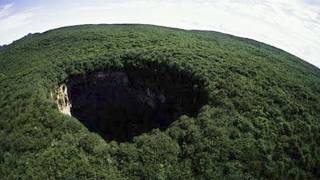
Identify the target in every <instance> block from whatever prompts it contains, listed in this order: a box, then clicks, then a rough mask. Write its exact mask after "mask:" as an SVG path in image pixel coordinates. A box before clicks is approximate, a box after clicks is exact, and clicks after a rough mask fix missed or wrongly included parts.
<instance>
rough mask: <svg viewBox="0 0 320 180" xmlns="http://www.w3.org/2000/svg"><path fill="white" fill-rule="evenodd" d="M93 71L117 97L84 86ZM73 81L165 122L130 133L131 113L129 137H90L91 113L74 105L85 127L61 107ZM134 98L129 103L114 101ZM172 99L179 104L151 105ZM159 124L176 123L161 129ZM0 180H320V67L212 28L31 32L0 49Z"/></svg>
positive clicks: (95, 27)
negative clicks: (59, 93)
mask: <svg viewBox="0 0 320 180" xmlns="http://www.w3.org/2000/svg"><path fill="white" fill-rule="evenodd" d="M99 71H102V72H103V73H102V74H101V73H100V74H99ZM89 73H93V75H94V76H97V77H99V76H103V77H105V76H108V77H112V78H111V79H113V80H114V81H115V83H114V81H113V82H112V83H109V85H105V86H104V88H110V87H112V88H115V89H117V91H112V90H110V91H99V90H98V89H99V88H94V87H97V84H98V85H99V84H100V83H101V82H105V81H98V80H96V79H94V80H92V79H89V80H88V79H85V78H87V77H89V78H90V77H91V76H90V75H88V74H89ZM94 73H98V74H96V75H95V74H94ZM72 77H75V78H76V79H85V80H83V81H82V82H83V84H85V85H86V86H87V87H89V88H88V89H89V90H93V89H96V90H95V93H98V94H99V96H103V97H102V98H108V97H109V95H110V96H111V95H112V97H115V96H121V97H125V98H122V99H121V97H120V99H118V100H115V101H110V103H116V104H117V106H115V107H120V106H121V107H122V106H126V107H128V106H129V105H130V106H134V107H135V108H136V111H137V112H139V113H140V112H141V113H142V112H144V111H145V110H146V109H147V110H148V109H150V107H151V106H152V107H156V108H157V109H161V108H162V109H164V110H161V111H160V110H159V111H158V110H157V111H156V112H158V114H157V115H154V114H152V115H150V114H148V115H143V116H141V118H142V119H143V118H144V119H146V120H148V118H153V117H157V118H158V119H157V121H159V122H160V124H161V123H162V124H161V126H159V127H158V124H157V123H154V124H151V125H148V128H149V129H148V130H147V128H146V127H145V126H147V124H146V123H148V122H149V121H147V122H143V123H142V124H137V123H136V122H134V123H133V125H132V126H134V127H132V126H130V127H128V126H127V124H126V123H128V121H130V120H132V121H139V119H138V118H136V119H134V117H136V116H135V115H132V114H133V113H135V112H133V111H132V108H131V109H127V111H126V112H128V113H129V114H130V115H131V116H132V117H133V119H132V118H130V116H126V117H125V118H127V119H128V121H125V122H123V123H124V125H123V126H122V125H119V126H121V127H124V128H127V129H126V130H128V129H129V130H130V129H133V128H138V129H136V130H134V131H132V135H130V137H131V138H132V139H130V140H126V138H128V137H129V135H128V136H122V134H120V135H119V134H117V136H118V137H119V138H121V142H120V141H117V139H116V138H113V137H111V138H110V137H102V136H103V134H106V132H109V131H112V130H114V129H115V128H116V132H113V133H119V131H120V130H119V129H120V128H119V126H117V125H114V124H113V123H109V124H105V123H103V124H102V125H104V126H107V127H108V128H110V127H111V128H110V129H109V130H108V131H106V132H102V133H99V132H98V133H96V132H95V130H93V129H94V128H92V126H98V125H97V124H99V123H100V124H99V125H101V122H102V121H100V120H96V122H97V123H96V122H95V124H89V123H88V121H87V120H88V119H90V117H91V116H96V113H92V114H90V115H89V116H84V115H83V114H81V111H82V112H86V111H85V110H84V109H80V115H79V117H80V116H81V117H84V119H85V120H81V118H78V119H80V120H81V121H79V120H78V119H77V118H75V113H74V112H75V110H73V115H74V116H68V115H65V114H63V113H61V112H60V111H59V109H58V107H57V103H56V101H55V98H54V96H55V95H54V93H55V91H54V90H55V89H56V88H57V87H59V86H60V85H61V84H67V85H68V83H69V82H71V79H72ZM119 77H120V78H119ZM128 78H129V80H128V81H129V83H131V84H130V85H128V81H127V79H128ZM119 79H120V80H121V82H120V81H119ZM171 81H172V82H171ZM74 82H75V84H76V83H79V82H80V81H78V80H76V81H74ZM90 82H94V83H92V84H90ZM95 82H97V83H95ZM118 82H120V85H119V83H118ZM141 82H143V83H142V85H140V84H141ZM117 83H118V84H117ZM121 83H122V84H121ZM115 84H117V85H116V86H115ZM72 85H73V84H72V83H71V85H70V83H69V86H68V88H69V89H70V88H78V87H80V85H81V84H80V85H79V86H72ZM184 85H186V86H185V87H183V86H184ZM81 86H82V85H81ZM138 86H139V87H138ZM99 87H100V86H99ZM149 89H151V90H150V91H149ZM191 89H192V90H191ZM195 89H196V90H195ZM68 91H69V93H71V90H68ZM76 91H77V90H74V92H76ZM145 91H147V92H145ZM117 92H119V93H118V94H117ZM120 92H121V93H120ZM128 92H130V93H128ZM195 92H196V93H195ZM183 93H184V94H183ZM197 93H200V95H198V94H197ZM106 94H107V95H108V96H107V95H106ZM146 94H147V95H146ZM150 94H151V95H150ZM163 94H164V95H163ZM168 94H169V95H168ZM181 94H183V95H182V96H180V95H181ZM195 94H196V95H195ZM135 95H137V96H139V97H140V98H135ZM89 96H90V92H89V93H87V94H86V95H83V99H86V97H89ZM105 96H106V97H105ZM156 96H157V98H149V97H156ZM75 97H77V96H74V97H73V96H70V98H75ZM177 97H178V98H177ZM191 97H193V98H191ZM130 98H132V99H134V103H133V105H132V104H130V103H127V104H129V105H123V104H122V105H121V103H122V102H125V101H126V100H127V99H130ZM148 98H149V99H148ZM175 98H177V99H175ZM179 98H180V99H179ZM188 98H190V99H188ZM141 99H144V100H143V101H142V100H141ZM170 99H171V102H172V103H171V104H174V105H170V104H169V105H166V106H165V105H163V106H160V105H159V106H158V104H161V103H163V102H165V101H166V100H167V101H170ZM71 101H73V102H76V100H72V99H71ZM79 101H80V100H79ZM83 101H84V100H81V101H80V103H79V104H80V105H79V107H80V106H81V103H82V102H83ZM128 101H129V100H128ZM147 101H148V102H147ZM95 102H99V101H95ZM130 102H131V101H130ZM150 102H151V104H152V105H146V104H147V103H149V104H150ZM88 103H89V106H86V107H90V106H91V107H93V106H94V105H95V103H92V102H91V104H90V102H88ZM155 103H156V105H153V104H155ZM137 104H139V106H140V105H141V104H143V105H141V106H143V107H136V106H137ZM193 105H194V106H193ZM104 106H107V105H104ZM73 108H75V104H74V105H73ZM166 108H167V109H168V108H171V109H175V110H174V112H172V113H171V111H170V112H169V110H166ZM114 109H117V108H114ZM114 109H111V110H110V111H109V112H114V111H113V110H114ZM152 110H153V112H154V111H155V109H152ZM191 111H192V113H189V112H191ZM116 112H117V113H116V115H118V114H122V112H121V111H119V113H118V111H116ZM195 112H196V113H195ZM170 113H171V114H170ZM174 113H176V114H174ZM116 115H114V116H112V117H115V116H116ZM106 116H108V113H107V114H106ZM139 117H140V116H139ZM161 118H164V119H166V118H167V119H168V118H171V119H172V120H170V121H166V122H165V125H163V121H162V119H161ZM111 119H113V118H111ZM119 119H121V118H119ZM159 119H160V120H159ZM86 123H87V124H86ZM115 123H116V122H115ZM102 125H101V126H102ZM138 125H139V126H138ZM140 125H141V126H140ZM89 126H90V127H91V129H90V127H89ZM150 127H152V128H151V129H150ZM99 128H100V127H99ZM117 128H119V129H117ZM139 128H140V129H139ZM142 128H143V129H142ZM100 130H101V129H100ZM102 130H103V129H102ZM118 130H119V131H118ZM101 134H102V135H101ZM114 136H115V135H114ZM0 177H1V179H20V178H22V179H48V178H66V177H68V178H71V179H72V178H74V179H78V178H80V179H81V178H83V179H85V178H94V179H127V178H129V179H193V178H194V179H201V178H203V179H219V178H226V179H238V178H241V179H255V178H266V179H268V178H271V179H279V178H284V179H286V178H289V179H293V178H298V179H305V178H306V179H317V178H320V70H319V69H317V68H316V67H314V66H312V65H310V64H308V63H306V62H304V61H302V60H301V59H299V58H297V57H295V56H293V55H290V54H288V53H286V52H284V51H282V50H279V49H277V48H274V47H271V46H269V45H266V44H263V43H259V42H256V41H253V40H249V39H244V38H239V37H234V36H231V35H226V34H222V33H217V32H208V31H186V30H180V29H172V28H166V27H158V26H151V25H81V26H73V27H65V28H59V29H55V30H51V31H48V32H45V33H41V34H34V35H28V36H26V37H24V38H22V39H20V40H18V41H16V42H14V43H12V44H10V45H8V46H6V48H4V49H2V50H1V51H0Z"/></svg>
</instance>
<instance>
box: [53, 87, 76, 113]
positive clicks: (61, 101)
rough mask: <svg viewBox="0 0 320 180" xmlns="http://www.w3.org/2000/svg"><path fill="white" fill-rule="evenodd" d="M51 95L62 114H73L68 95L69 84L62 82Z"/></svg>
mask: <svg viewBox="0 0 320 180" xmlns="http://www.w3.org/2000/svg"><path fill="white" fill-rule="evenodd" d="M51 96H52V98H53V99H54V101H55V102H56V104H57V106H58V109H59V111H60V112H61V113H62V114H65V115H68V116H71V103H70V101H69V97H68V90H67V86H66V85H65V84H61V85H60V86H58V87H56V88H55V89H54V92H53V94H51Z"/></svg>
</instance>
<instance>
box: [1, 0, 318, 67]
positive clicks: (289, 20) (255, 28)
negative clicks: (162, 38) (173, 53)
mask: <svg viewBox="0 0 320 180" xmlns="http://www.w3.org/2000/svg"><path fill="white" fill-rule="evenodd" d="M317 2H318V1H315V0H282V1H277V0H259V1H258V0H224V1H217V0H212V1H210V0H184V1H178V0H175V1H173V0H155V1H150V0H138V1H137V0H136V1H133V0H119V1H108V2H106V1H102V0H95V1H90V2H87V1H84V0H79V1H60V0H57V1H56V3H51V4H40V5H41V6H42V7H41V8H35V9H34V8H33V9H29V8H26V9H25V10H24V11H21V12H17V13H9V12H11V11H10V9H12V8H13V6H12V5H9V6H7V7H6V8H2V9H1V8H0V9H1V10H0V17H1V15H2V14H4V15H2V17H3V18H0V44H2V43H10V42H11V41H12V40H15V39H17V38H20V37H22V36H23V35H25V34H27V33H29V32H42V31H45V30H48V29H52V28H56V27H61V26H67V25H75V24H85V23H144V24H156V25H164V26H171V27H179V28H185V29H205V30H215V31H222V32H226V33H230V34H234V35H238V36H243V37H248V38H252V39H255V40H258V41H262V42H265V43H268V44H271V45H274V46H276V47H279V48H281V49H284V50H286V51H288V52H290V53H292V54H295V55H297V56H299V57H301V58H303V59H305V60H307V61H308V62H310V63H312V64H315V65H317V66H318V67H320V3H317ZM30 6H33V5H30ZM4 35H5V36H4Z"/></svg>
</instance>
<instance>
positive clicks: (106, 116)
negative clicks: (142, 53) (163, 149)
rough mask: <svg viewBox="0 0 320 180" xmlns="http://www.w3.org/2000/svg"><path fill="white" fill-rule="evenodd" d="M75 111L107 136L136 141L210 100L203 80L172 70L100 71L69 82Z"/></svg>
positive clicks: (74, 114)
mask: <svg viewBox="0 0 320 180" xmlns="http://www.w3.org/2000/svg"><path fill="white" fill-rule="evenodd" d="M67 88H68V96H69V100H70V102H71V104H72V107H71V115H72V116H73V117H75V118H77V119H78V120H79V121H80V122H82V123H83V124H84V125H85V126H86V127H87V128H88V129H89V130H90V131H92V132H96V133H98V134H99V135H100V136H102V137H103V138H104V139H105V140H107V141H109V140H115V141H118V142H131V141H132V140H133V137H135V136H138V135H140V134H142V133H146V132H149V131H151V130H152V129H154V128H159V129H161V130H164V129H166V128H167V127H168V126H169V125H170V124H171V123H172V122H173V121H174V120H176V119H177V118H179V117H180V116H181V115H188V116H193V117H194V116H196V115H197V113H198V111H199V109H200V108H201V107H202V106H203V105H204V104H206V102H207V93H206V91H205V90H204V85H203V82H201V81H200V80H195V78H193V77H192V75H191V74H190V73H186V72H181V71H178V70H177V69H173V68H171V69H170V68H159V67H158V66H155V67H148V68H133V67H132V68H130V67H127V68H125V69H117V70H110V69H109V70H100V71H94V72H90V73H87V74H85V75H76V76H72V77H70V78H69V80H68V81H67Z"/></svg>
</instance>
